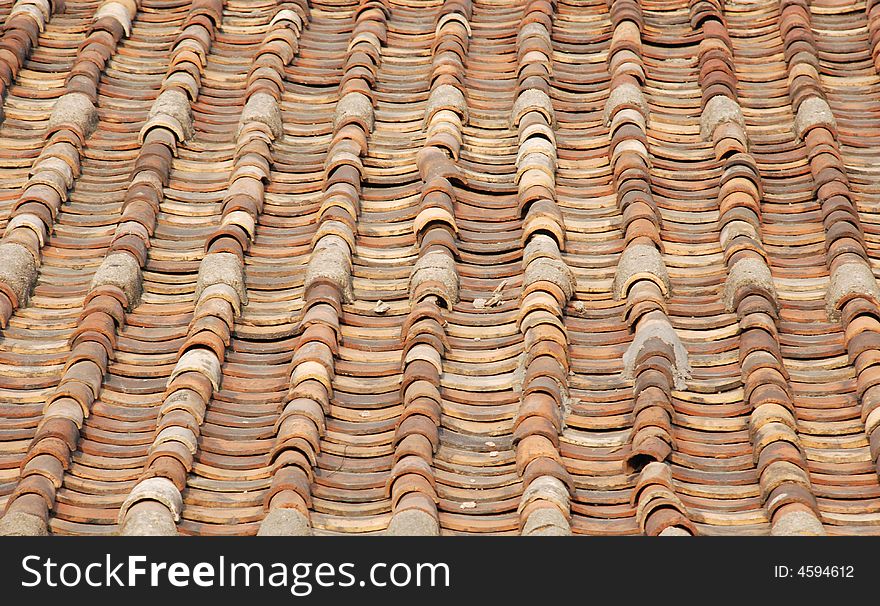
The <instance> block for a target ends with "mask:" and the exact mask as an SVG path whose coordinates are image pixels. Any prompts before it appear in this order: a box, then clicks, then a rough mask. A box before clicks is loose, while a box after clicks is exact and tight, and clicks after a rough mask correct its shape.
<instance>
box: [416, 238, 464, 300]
mask: <svg viewBox="0 0 880 606" xmlns="http://www.w3.org/2000/svg"><path fill="white" fill-rule="evenodd" d="M428 281H430V282H434V283H436V284H433V285H431V287H429V288H428V294H435V295H437V296H438V297H441V298H442V299H443V300H444V301H446V304H447V306H448V307H450V308H451V307H452V305H454V304H455V303H457V302H458V270H457V269H456V267H455V259H453V258H452V256H451V255H449V254H446V253H445V252H441V251H434V252H429V253H428V254H426V255H423V256H421V257H419V260H418V261H416V264H415V267H414V268H413V272H412V274H411V275H410V291H409V292H410V298H411V300H412V302H413V303H417V302H418V301H415V300H413V298H414V297H415V296H416V294H417V293H418V294H420V295H422V296H423V295H424V294H426V293H425V292H420V285H421V284H423V283H424V282H428Z"/></svg>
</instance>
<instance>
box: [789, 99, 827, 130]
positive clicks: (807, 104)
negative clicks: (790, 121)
mask: <svg viewBox="0 0 880 606" xmlns="http://www.w3.org/2000/svg"><path fill="white" fill-rule="evenodd" d="M817 126H824V127H826V128H827V129H828V130H830V131H831V132H837V122H836V121H835V120H834V114H833V113H832V112H831V108H830V107H829V106H828V102H827V101H825V99H823V98H822V97H810V98H808V99H806V100H804V101H803V103H801V105H800V107H799V108H798V112H797V117H796V118H795V120H794V130H795V133H796V134H797V136H798V138H799V139H803V138H804V135H805V134H806V133H807V131H809V130H810V129H813V128H816V127H817Z"/></svg>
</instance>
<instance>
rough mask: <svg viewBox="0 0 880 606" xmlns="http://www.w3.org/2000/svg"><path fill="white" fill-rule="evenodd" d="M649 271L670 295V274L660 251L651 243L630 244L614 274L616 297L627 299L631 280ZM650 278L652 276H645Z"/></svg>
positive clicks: (665, 293)
mask: <svg viewBox="0 0 880 606" xmlns="http://www.w3.org/2000/svg"><path fill="white" fill-rule="evenodd" d="M645 273H649V274H651V276H653V280H652V281H653V282H655V283H656V284H657V286H659V287H660V290H662V291H663V294H664V295H665V296H669V293H670V291H671V290H672V285H671V284H670V282H669V274H668V273H667V272H666V264H665V263H664V262H663V257H662V256H661V255H660V251H659V250H657V249H656V248H655V247H654V246H651V245H649V244H636V245H635V246H628V247H627V248H626V249H625V250H624V251H623V254H622V255H621V256H620V260H619V261H618V263H617V273H616V274H615V276H614V285H613V290H614V298H615V299H625V298H626V295H627V292H626V291H628V289H629V286H631V285H632V284H630V280H631V278H632V277H633V276H635V275H637V274H645ZM645 279H650V278H647V277H646V278H645Z"/></svg>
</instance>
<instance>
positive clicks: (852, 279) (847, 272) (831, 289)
mask: <svg viewBox="0 0 880 606" xmlns="http://www.w3.org/2000/svg"><path fill="white" fill-rule="evenodd" d="M853 295H859V296H863V297H865V298H866V299H868V300H871V301H874V302H876V303H880V289H878V287H877V279H876V278H875V277H874V272H872V271H871V268H870V267H869V266H868V264H867V263H844V264H843V265H839V266H838V267H837V269H836V270H834V273H832V274H831V282H830V284H829V285H828V291H827V292H826V293H825V312H826V313H827V314H828V317H830V318H832V319H834V320H836V319H838V318H839V317H840V307H841V304H842V303H843V302H844V299H847V300H848V299H849V298H851V297H852V296H853Z"/></svg>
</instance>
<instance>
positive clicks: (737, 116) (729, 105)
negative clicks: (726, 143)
mask: <svg viewBox="0 0 880 606" xmlns="http://www.w3.org/2000/svg"><path fill="white" fill-rule="evenodd" d="M727 123H733V124H736V125H738V126H739V127H740V128H741V129H742V132H743V134H745V132H746V121H745V119H744V118H743V114H742V109H741V108H740V106H739V103H737V102H736V101H734V100H733V99H731V98H730V97H726V96H724V95H715V96H714V97H712V98H711V99H709V101H708V102H707V103H706V106H705V107H704V108H703V113H702V115H701V116H700V136H701V137H702V138H703V140H704V141H711V140H712V136H713V135H714V133H715V129H716V128H718V127H719V126H720V125H722V124H727Z"/></svg>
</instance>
